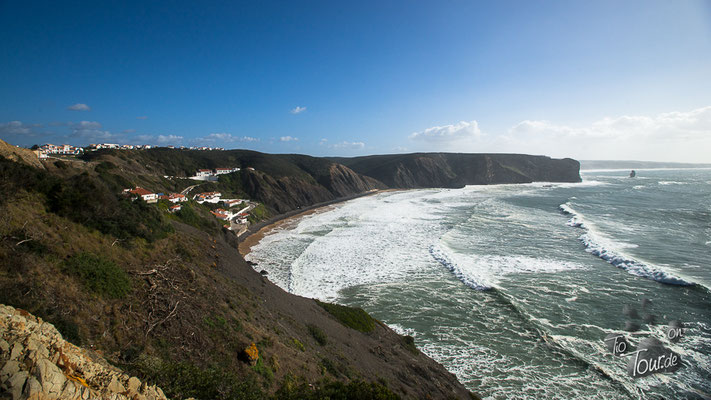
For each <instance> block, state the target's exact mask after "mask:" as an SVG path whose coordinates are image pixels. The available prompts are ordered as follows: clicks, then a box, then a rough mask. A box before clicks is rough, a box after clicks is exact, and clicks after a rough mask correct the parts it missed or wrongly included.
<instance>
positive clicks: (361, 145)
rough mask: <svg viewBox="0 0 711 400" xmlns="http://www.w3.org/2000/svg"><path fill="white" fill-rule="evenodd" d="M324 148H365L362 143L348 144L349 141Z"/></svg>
mask: <svg viewBox="0 0 711 400" xmlns="http://www.w3.org/2000/svg"><path fill="white" fill-rule="evenodd" d="M326 146H327V147H328V148H330V149H348V150H360V149H363V148H365V143H363V142H349V141H346V140H344V141H342V142H340V143H334V144H327V145H326Z"/></svg>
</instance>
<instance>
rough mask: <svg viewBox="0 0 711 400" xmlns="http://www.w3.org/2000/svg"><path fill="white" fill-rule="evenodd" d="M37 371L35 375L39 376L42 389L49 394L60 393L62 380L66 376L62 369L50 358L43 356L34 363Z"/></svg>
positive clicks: (62, 385)
mask: <svg viewBox="0 0 711 400" xmlns="http://www.w3.org/2000/svg"><path fill="white" fill-rule="evenodd" d="M36 368H37V372H36V373H35V375H36V376H37V377H38V378H39V381H40V383H41V384H42V390H43V391H44V392H45V393H47V394H49V395H54V396H58V395H59V394H60V393H62V389H63V388H64V382H65V381H66V380H67V378H66V377H65V376H64V374H63V373H62V371H61V370H60V369H59V367H57V366H56V365H55V364H54V363H52V362H51V361H50V360H48V359H46V358H43V359H41V360H39V362H38V363H37V364H36Z"/></svg>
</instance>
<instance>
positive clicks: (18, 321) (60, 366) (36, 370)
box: [0, 305, 256, 400]
mask: <svg viewBox="0 0 711 400" xmlns="http://www.w3.org/2000/svg"><path fill="white" fill-rule="evenodd" d="M0 337H1V338H2V339H0V350H2V352H0V365H2V368H0V388H1V390H2V391H6V392H7V393H8V394H9V397H7V396H4V395H0V398H1V399H3V400H5V399H6V398H7V399H13V400H15V399H32V400H44V399H59V400H78V399H87V400H88V399H107V400H108V399H115V400H148V399H155V400H166V397H165V394H164V393H163V391H162V390H161V389H160V388H158V387H155V386H147V385H145V384H142V383H141V381H140V380H138V378H135V377H130V376H128V375H126V374H125V373H123V372H122V371H121V370H119V369H117V368H115V367H113V366H111V365H110V364H109V363H107V362H106V361H105V360H104V359H103V358H101V357H100V356H99V355H98V354H96V353H94V352H90V351H88V350H85V349H82V348H80V347H77V346H75V345H73V344H71V343H69V342H67V341H65V340H64V339H62V337H61V335H60V334H59V332H57V330H56V329H55V328H54V327H53V326H52V325H51V324H48V323H46V322H44V321H42V320H41V319H39V318H36V317H34V316H32V315H31V314H29V313H28V312H27V311H23V310H17V309H14V308H12V307H9V306H5V305H0ZM255 350H256V346H255ZM127 387H128V389H126V388H127Z"/></svg>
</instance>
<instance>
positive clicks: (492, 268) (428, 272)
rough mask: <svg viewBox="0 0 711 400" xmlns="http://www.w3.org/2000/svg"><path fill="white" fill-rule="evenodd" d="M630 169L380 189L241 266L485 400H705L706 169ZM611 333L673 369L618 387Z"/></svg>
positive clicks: (709, 323)
mask: <svg viewBox="0 0 711 400" xmlns="http://www.w3.org/2000/svg"><path fill="white" fill-rule="evenodd" d="M628 175H629V170H624V171H622V170H604V171H603V170H599V171H592V170H591V171H582V173H581V176H582V178H583V182H581V183H565V184H563V183H534V184H523V185H492V186H467V187H465V188H462V189H423V190H407V191H392V192H382V193H378V194H375V195H372V196H368V197H363V198H358V199H355V200H351V201H348V202H345V203H341V204H339V205H337V206H334V207H331V208H330V209H328V210H327V211H324V212H320V213H315V214H311V215H308V216H304V217H302V218H301V219H299V220H297V221H293V222H292V223H289V224H284V225H281V226H280V227H278V228H275V229H274V230H272V231H270V232H269V233H268V234H267V235H266V236H265V237H264V238H263V239H262V240H261V241H260V242H259V243H258V244H257V245H255V246H254V247H253V248H252V250H251V253H249V254H248V256H247V259H248V260H250V261H253V262H255V263H257V266H256V267H255V268H256V269H258V270H262V269H264V270H266V271H268V273H269V274H268V278H269V279H270V280H272V281H273V282H274V283H276V284H277V285H279V286H280V287H282V288H283V289H285V290H287V291H289V292H291V293H294V294H297V295H301V296H307V297H313V298H317V299H321V300H324V301H330V302H336V303H340V304H344V305H350V306H358V307H362V308H363V309H365V310H366V311H368V312H369V313H370V314H371V315H373V316H374V317H375V318H377V319H379V320H381V321H383V322H384V323H386V324H388V325H389V326H390V327H391V328H393V329H394V330H396V331H398V332H399V333H401V334H407V335H411V336H413V337H414V338H415V343H416V345H417V346H418V348H419V349H420V350H422V351H423V352H424V353H426V354H427V355H429V356H430V357H432V358H434V359H435V360H437V361H438V362H440V363H441V364H442V365H444V366H445V367H446V368H447V369H448V370H449V371H451V372H453V373H455V374H456V375H457V377H458V378H459V380H460V381H461V382H462V383H463V384H464V385H465V386H467V387H468V388H469V389H471V390H473V391H475V392H477V393H479V394H480V395H481V396H482V397H484V398H491V399H571V398H583V399H591V398H595V399H628V398H633V399H636V398H642V399H657V398H667V399H678V398H691V399H696V398H711V289H710V288H711V170H709V169H673V170H672V169H670V170H638V171H637V177H636V178H629V177H628ZM672 320H678V321H680V322H681V323H682V324H683V327H684V329H683V331H682V332H683V336H681V338H680V339H679V340H678V341H673V340H670V339H669V337H668V334H667V333H668V332H667V327H668V324H669V323H670V322H671V321H672ZM610 334H613V335H615V336H619V337H623V338H624V339H626V340H627V343H628V344H629V350H630V351H632V350H634V349H636V348H637V346H638V345H639V344H640V342H642V341H643V340H645V339H648V338H656V339H658V340H660V341H661V342H662V344H663V346H664V348H665V349H668V350H670V351H672V352H674V353H676V354H677V355H678V356H679V358H680V365H681V368H680V369H678V370H676V371H675V372H665V373H655V374H652V375H649V376H645V377H632V376H630V374H629V373H628V371H627V364H628V362H629V360H630V359H631V358H632V357H633V355H632V354H633V353H631V352H628V353H626V354H622V355H616V354H612V352H611V351H610V350H609V348H608V347H607V346H606V342H605V338H606V336H608V335H610Z"/></svg>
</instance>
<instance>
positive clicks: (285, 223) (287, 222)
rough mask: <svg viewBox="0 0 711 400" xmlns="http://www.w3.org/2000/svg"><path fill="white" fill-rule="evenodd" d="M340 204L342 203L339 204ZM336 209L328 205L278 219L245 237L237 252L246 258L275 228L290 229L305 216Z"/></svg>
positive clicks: (335, 205) (334, 206)
mask: <svg viewBox="0 0 711 400" xmlns="http://www.w3.org/2000/svg"><path fill="white" fill-rule="evenodd" d="M344 201H345V200H344ZM340 203H342V202H340ZM336 207H338V205H337V204H329V205H325V206H320V207H316V208H313V209H310V210H307V211H303V212H300V213H298V214H296V215H292V216H289V217H285V218H283V219H279V220H278V221H276V222H272V223H270V224H269V225H266V226H264V227H262V228H260V229H259V230H258V231H257V232H254V233H252V234H250V235H248V236H246V237H245V238H244V239H243V240H242V241H240V243H239V252H240V254H242V257H244V256H246V255H247V254H249V252H250V250H251V249H252V247H253V246H254V245H256V244H257V243H259V241H260V240H262V239H263V238H264V236H266V235H267V234H268V233H269V232H271V231H272V230H274V229H277V228H288V227H291V226H293V225H295V224H297V223H298V222H299V220H300V219H301V218H303V217H305V216H307V215H311V214H316V213H322V212H326V211H330V210H333V209H334V208H336Z"/></svg>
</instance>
